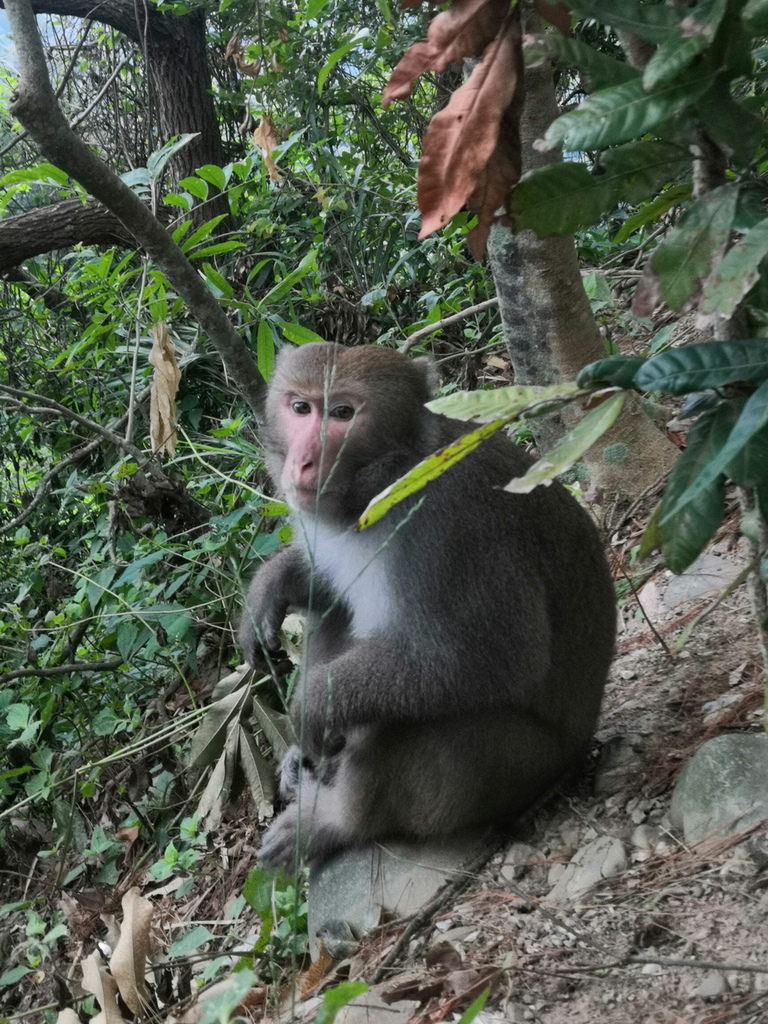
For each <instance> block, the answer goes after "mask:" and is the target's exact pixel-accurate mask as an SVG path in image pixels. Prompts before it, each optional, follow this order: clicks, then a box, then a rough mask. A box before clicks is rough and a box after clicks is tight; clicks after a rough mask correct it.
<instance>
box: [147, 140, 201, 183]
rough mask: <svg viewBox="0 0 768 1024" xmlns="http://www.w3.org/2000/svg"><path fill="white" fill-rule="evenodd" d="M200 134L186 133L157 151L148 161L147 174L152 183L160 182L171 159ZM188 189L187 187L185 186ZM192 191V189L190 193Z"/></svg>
mask: <svg viewBox="0 0 768 1024" xmlns="http://www.w3.org/2000/svg"><path fill="white" fill-rule="evenodd" d="M198 134H199V133H198V132H186V133H185V134H184V135H180V136H179V137H178V139H174V140H172V141H171V142H166V144H165V145H164V146H161V147H160V149H156V150H155V152H154V153H152V155H151V156H150V157H149V159H148V160H147V173H148V175H149V180H150V181H159V180H160V178H161V177H162V174H163V171H164V170H165V165H166V164H167V163H168V161H169V160H170V159H171V157H172V156H174V154H176V153H178V151H179V150H180V149H183V148H184V146H188V145H189V143H190V142H191V141H192V139H196V138H197V136H198ZM184 187H185V188H186V185H185V186H184ZM191 191H192V190H191V189H190V192H191Z"/></svg>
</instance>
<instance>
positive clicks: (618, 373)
mask: <svg viewBox="0 0 768 1024" xmlns="http://www.w3.org/2000/svg"><path fill="white" fill-rule="evenodd" d="M645 362H646V359H645V356H609V357H608V358H607V359H598V360H597V361H596V362H594V363H589V365H588V366H585V367H584V369H583V370H582V371H581V372H580V373H579V376H578V377H577V378H576V383H577V384H578V386H579V387H580V388H588V387H592V386H593V385H595V384H606V385H609V386H610V387H616V388H633V387H634V386H635V374H636V373H637V371H638V370H639V369H640V367H641V366H643V364H644V363H645Z"/></svg>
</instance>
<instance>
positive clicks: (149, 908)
mask: <svg viewBox="0 0 768 1024" xmlns="http://www.w3.org/2000/svg"><path fill="white" fill-rule="evenodd" d="M154 912H155V908H154V906H153V904H152V903H150V901H149V900H147V899H144V897H143V896H140V895H139V890H138V887H134V888H133V889H129V890H128V892H127V893H126V894H125V896H123V926H122V929H121V932H120V940H119V942H118V943H117V946H115V952H114V953H113V954H112V960H111V961H110V965H109V966H110V969H111V971H112V977H113V978H114V979H115V981H116V982H117V987H118V988H119V989H120V995H121V996H122V999H123V1002H124V1003H125V1005H126V1006H127V1007H128V1008H129V1009H130V1010H132V1011H133V1013H135V1014H136V1016H137V1017H140V1016H142V1015H143V1014H144V1012H145V1011H146V1008H147V1006H148V1005H149V998H148V994H147V983H146V980H145V978H144V969H145V966H146V963H147V957H148V956H149V955H150V953H151V952H152V948H151V942H150V937H149V929H150V925H151V924H152V915H153V914H154Z"/></svg>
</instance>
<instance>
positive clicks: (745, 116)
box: [696, 76, 765, 167]
mask: <svg viewBox="0 0 768 1024" xmlns="http://www.w3.org/2000/svg"><path fill="white" fill-rule="evenodd" d="M696 115H697V117H698V119H699V121H701V123H702V124H703V125H704V127H705V128H706V130H707V133H708V134H709V135H711V136H712V138H713V139H715V141H716V142H719V143H721V145H722V146H723V147H724V148H725V149H728V150H730V151H731V152H732V153H733V159H734V161H735V163H736V164H737V165H738V166H740V167H746V166H748V165H749V164H750V163H751V162H752V159H753V157H754V155H755V150H756V149H757V147H758V146H759V145H760V142H761V140H762V137H763V130H764V127H765V124H764V119H763V118H762V117H758V115H757V114H754V113H753V112H752V111H751V110H748V109H747V108H746V107H745V105H744V104H743V103H738V102H737V101H736V100H735V99H734V98H733V96H731V93H730V89H729V86H728V82H727V81H726V79H725V77H724V76H718V78H717V79H716V80H715V82H714V83H713V84H712V87H711V88H710V89H708V90H707V91H706V92H705V93H704V95H703V96H702V97H701V99H700V100H699V101H698V103H697V104H696Z"/></svg>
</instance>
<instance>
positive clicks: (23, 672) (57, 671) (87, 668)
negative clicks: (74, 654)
mask: <svg viewBox="0 0 768 1024" xmlns="http://www.w3.org/2000/svg"><path fill="white" fill-rule="evenodd" d="M124 664H125V658H113V659H112V661H73V662H71V663H70V664H69V665H51V666H49V667H47V668H16V669H14V670H13V671H12V672H4V673H3V674H2V675H1V676H0V685H4V684H5V683H10V681H11V680H12V679H28V678H29V677H31V676H38V677H40V678H46V677H50V676H61V675H67V674H68V673H70V672H114V671H116V670H117V669H118V668H120V666H121V665H124Z"/></svg>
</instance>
